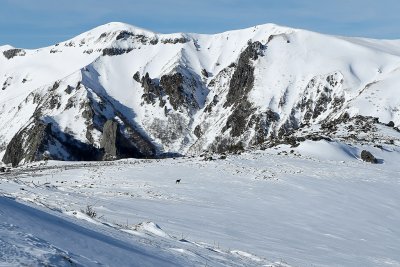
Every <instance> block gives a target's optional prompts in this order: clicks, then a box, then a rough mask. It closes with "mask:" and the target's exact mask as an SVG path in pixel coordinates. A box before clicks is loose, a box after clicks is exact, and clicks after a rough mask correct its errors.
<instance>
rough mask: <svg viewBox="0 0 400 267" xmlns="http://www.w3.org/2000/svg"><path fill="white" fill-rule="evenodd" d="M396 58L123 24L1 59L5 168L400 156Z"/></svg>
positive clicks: (258, 34)
mask: <svg viewBox="0 0 400 267" xmlns="http://www.w3.org/2000/svg"><path fill="white" fill-rule="evenodd" d="M398 47H400V42H399V41H385V42H383V41H378V40H365V39H357V38H339V37H331V36H326V35H321V34H317V33H312V32H307V31H303V30H296V29H289V28H283V27H279V26H276V25H271V24H268V25H262V26H256V27H253V28H249V29H244V30H239V31H232V32H226V33H221V34H216V35H198V34H183V33H178V34H157V33H153V32H150V31H146V30H143V29H138V28H135V27H133V26H129V25H125V24H121V23H110V24H107V25H103V26H100V27H98V28H96V29H93V30H92V31H89V32H86V33H83V34H81V35H79V36H77V37H75V38H73V39H71V40H68V41H66V42H63V43H59V44H55V45H54V46H51V47H47V48H43V49H38V50H35V51H33V50H26V49H16V48H10V47H2V48H1V49H0V52H1V53H0V84H1V85H2V90H0V122H1V124H2V125H7V126H8V127H3V128H2V129H0V157H2V158H3V161H4V162H6V163H12V164H13V165H17V164H19V163H24V162H29V161H35V160H41V159H44V158H52V159H59V160H101V159H103V160H109V159H118V158H125V157H163V156H168V155H177V154H181V155H183V154H198V153H202V152H203V151H213V152H237V151H238V150H243V149H253V148H263V147H267V146H273V145H276V144H281V143H288V144H291V145H296V144H298V143H299V142H302V141H303V140H306V139H313V140H314V139H320V138H325V139H336V140H339V141H343V142H369V143H374V144H375V143H376V144H378V145H379V143H390V144H393V145H398V144H399V143H398V142H399V141H398V138H397V134H398V128H397V127H398V126H399V125H400V110H399V109H398V107H399V105H400V97H398V94H397V93H396V92H397V91H396V90H397V84H398V82H400V71H399V70H400V64H399V63H398V62H400V61H399V57H400V48H398ZM37 62H41V64H40V66H39V65H37ZM366 124H368V126H366Z"/></svg>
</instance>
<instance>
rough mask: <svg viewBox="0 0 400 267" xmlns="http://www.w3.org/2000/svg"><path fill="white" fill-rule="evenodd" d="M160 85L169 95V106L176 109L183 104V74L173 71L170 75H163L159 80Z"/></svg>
mask: <svg viewBox="0 0 400 267" xmlns="http://www.w3.org/2000/svg"><path fill="white" fill-rule="evenodd" d="M160 85H161V87H162V88H163V89H164V90H165V93H166V94H167V95H168V96H169V102H170V104H171V106H172V107H173V108H174V109H175V110H178V108H179V106H181V105H182V104H185V100H186V99H185V93H184V89H183V75H182V74H180V73H174V74H172V75H164V76H162V77H161V80H160Z"/></svg>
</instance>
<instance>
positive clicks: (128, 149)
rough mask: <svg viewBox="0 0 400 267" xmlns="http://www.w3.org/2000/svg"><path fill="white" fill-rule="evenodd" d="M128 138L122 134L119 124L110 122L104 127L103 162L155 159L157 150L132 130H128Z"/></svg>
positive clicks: (102, 140)
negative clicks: (120, 159) (121, 159)
mask: <svg viewBox="0 0 400 267" xmlns="http://www.w3.org/2000/svg"><path fill="white" fill-rule="evenodd" d="M126 130H127V131H128V134H127V136H125V135H124V134H123V133H122V129H121V126H120V125H119V124H118V122H116V121H113V120H108V121H106V123H105V124H104V126H103V136H102V139H101V144H100V145H101V148H102V149H103V152H104V155H103V160H111V159H119V158H144V157H155V156H156V155H155V149H154V147H153V146H152V145H151V143H150V142H148V141H146V140H145V139H143V137H142V136H140V134H139V133H137V132H136V131H134V129H132V128H127V129H126Z"/></svg>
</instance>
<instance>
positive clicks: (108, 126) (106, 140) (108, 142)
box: [100, 120, 119, 158]
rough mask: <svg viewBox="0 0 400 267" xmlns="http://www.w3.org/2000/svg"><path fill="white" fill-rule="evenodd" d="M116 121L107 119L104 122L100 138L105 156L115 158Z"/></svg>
mask: <svg viewBox="0 0 400 267" xmlns="http://www.w3.org/2000/svg"><path fill="white" fill-rule="evenodd" d="M118 128H119V127H118V123H117V122H115V121H112V120H108V121H107V122H106V123H105V124H104V128H103V137H102V139H101V144H100V145H101V148H103V149H104V153H105V158H116V157H117V131H119V129H118Z"/></svg>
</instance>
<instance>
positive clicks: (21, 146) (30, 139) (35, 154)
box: [3, 121, 51, 166]
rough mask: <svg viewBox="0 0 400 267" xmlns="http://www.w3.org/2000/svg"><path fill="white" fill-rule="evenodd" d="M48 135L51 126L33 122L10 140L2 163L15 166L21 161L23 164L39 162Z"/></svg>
mask: <svg viewBox="0 0 400 267" xmlns="http://www.w3.org/2000/svg"><path fill="white" fill-rule="evenodd" d="M50 133H51V125H49V124H44V123H42V122H40V121H34V122H33V123H32V124H30V125H28V126H27V127H25V128H23V129H22V130H21V131H19V132H18V133H17V134H16V135H15V136H14V137H13V138H12V139H11V141H10V143H9V144H8V146H7V149H6V152H5V154H4V157H3V162H4V163H6V164H9V163H11V164H12V166H17V165H18V164H19V163H20V162H21V161H22V160H24V161H25V162H30V161H37V160H41V159H42V157H43V152H44V151H45V150H46V143H47V141H48V135H49V134H50Z"/></svg>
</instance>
